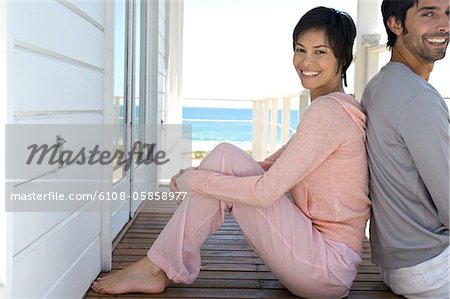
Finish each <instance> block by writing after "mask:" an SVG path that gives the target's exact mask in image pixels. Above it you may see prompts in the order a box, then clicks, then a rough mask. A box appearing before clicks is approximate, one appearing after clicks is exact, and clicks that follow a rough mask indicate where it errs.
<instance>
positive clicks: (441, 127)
mask: <svg viewBox="0 0 450 299" xmlns="http://www.w3.org/2000/svg"><path fill="white" fill-rule="evenodd" d="M362 106H363V108H364V110H365V112H366V114H367V151H368V155H369V169H370V198H371V200H372V217H371V227H370V241H371V246H372V261H373V262H374V263H375V264H378V265H380V266H382V267H385V268H402V267H411V266H414V265H417V264H419V263H421V262H423V261H426V260H428V259H430V258H433V257H435V256H436V255H438V254H440V253H441V252H442V251H443V250H444V249H445V248H447V247H448V246H449V205H450V198H449V188H450V187H449V184H450V180H449V168H450V161H449V151H450V119H449V113H448V108H447V106H446V104H445V102H444V100H443V99H442V97H441V96H440V95H439V93H438V92H437V91H436V90H435V89H434V88H433V86H431V85H430V84H429V83H428V82H427V81H425V80H424V79H423V78H422V77H420V76H418V75H416V74H415V73H413V72H412V71H411V70H410V69H409V68H408V67H407V66H406V65H404V64H402V63H395V62H390V63H388V64H387V65H386V66H384V67H383V68H382V69H381V70H380V72H379V73H378V74H377V75H376V76H375V77H374V78H373V79H372V80H371V81H370V82H369V84H368V85H367V86H366V89H365V91H364V95H363V97H362Z"/></svg>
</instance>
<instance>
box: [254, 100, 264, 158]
mask: <svg viewBox="0 0 450 299" xmlns="http://www.w3.org/2000/svg"><path fill="white" fill-rule="evenodd" d="M260 105H261V102H260V101H253V137H252V139H253V147H252V155H253V158H254V159H255V160H256V161H260V160H261V159H262V158H261V156H262V155H261V129H262V128H261V109H260Z"/></svg>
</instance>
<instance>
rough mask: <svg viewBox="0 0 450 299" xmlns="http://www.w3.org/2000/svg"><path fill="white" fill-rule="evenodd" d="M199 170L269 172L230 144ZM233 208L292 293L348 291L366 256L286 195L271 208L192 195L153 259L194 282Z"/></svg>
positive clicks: (176, 276) (151, 255)
mask: <svg viewBox="0 0 450 299" xmlns="http://www.w3.org/2000/svg"><path fill="white" fill-rule="evenodd" d="M199 169H205V170H211V171H215V172H221V173H223V174H228V175H235V176H251V175H260V174H263V173H264V170H263V169H262V168H261V167H260V166H259V165H258V164H257V163H256V162H255V161H254V160H253V159H252V158H251V157H250V156H249V155H247V154H246V153H245V152H243V151H242V150H240V149H239V148H237V147H235V146H233V145H230V144H225V143H224V144H220V145H218V146H217V147H216V148H215V149H214V150H213V151H212V152H211V153H210V154H209V155H208V156H207V157H206V158H205V159H204V160H203V161H202V163H201V165H200V166H199ZM227 210H228V211H229V212H230V213H231V215H232V216H233V217H234V218H235V219H236V221H237V223H238V224H239V226H240V228H241V230H242V231H243V233H244V235H245V236H246V238H247V239H248V241H249V243H250V244H251V246H252V247H253V249H254V250H255V251H256V253H257V254H258V255H259V257H260V258H261V259H262V260H263V261H264V263H265V264H266V265H267V267H269V269H270V270H271V271H272V273H273V274H274V275H275V276H276V277H277V278H278V279H279V280H280V281H281V283H283V285H284V286H285V287H286V288H287V289H289V291H291V292H292V293H294V294H295V295H297V296H302V297H308V298H340V297H345V296H347V295H348V292H349V288H350V286H351V284H352V282H353V279H354V278H355V276H356V273H357V270H356V267H357V265H358V264H359V263H360V262H361V258H360V257H359V255H358V254H357V253H355V252H354V251H353V250H352V249H351V248H349V247H348V246H347V245H345V244H342V243H339V242H335V241H332V240H327V239H325V238H324V237H323V236H322V235H321V234H320V232H318V231H317V229H316V228H315V227H314V225H313V224H312V222H311V219H309V218H308V217H306V216H305V215H304V214H303V213H302V212H301V211H300V210H299V209H298V208H297V207H296V206H295V205H294V204H293V203H292V202H291V201H290V200H289V199H288V198H287V197H286V196H283V197H281V198H280V199H279V200H278V201H277V202H275V204H274V205H272V206H271V207H269V208H266V209H263V208H257V207H255V206H251V205H244V204H233V205H231V204H229V203H226V202H223V201H219V200H216V199H213V198H204V197H201V196H187V197H186V198H185V199H184V200H183V202H182V203H181V204H180V206H179V207H178V209H177V210H176V211H175V213H174V215H173V216H172V218H171V219H170V221H169V222H168V224H167V225H166V227H165V228H164V230H163V231H162V232H161V234H160V235H159V237H158V238H157V240H156V241H155V243H154V244H153V246H152V247H151V248H150V250H149V251H148V253H147V256H148V258H149V259H150V260H151V261H152V262H153V263H154V264H156V265H157V266H158V267H160V268H161V269H162V270H163V271H164V272H165V273H166V275H167V276H168V278H169V279H171V280H172V281H174V282H176V283H192V282H193V281H194V280H195V279H196V277H197V276H198V274H199V272H200V248H201V246H202V244H203V242H204V241H205V240H206V238H207V237H208V236H209V235H211V234H213V233H214V232H215V231H216V230H217V229H218V228H219V227H220V226H221V225H222V223H223V222H224V216H225V211H227Z"/></svg>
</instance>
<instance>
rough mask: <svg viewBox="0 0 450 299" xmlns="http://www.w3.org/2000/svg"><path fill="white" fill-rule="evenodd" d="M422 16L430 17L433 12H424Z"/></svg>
mask: <svg viewBox="0 0 450 299" xmlns="http://www.w3.org/2000/svg"><path fill="white" fill-rule="evenodd" d="M422 16H423V17H432V16H433V13H432V12H426V13H424V14H423V15H422Z"/></svg>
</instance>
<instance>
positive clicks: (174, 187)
mask: <svg viewBox="0 0 450 299" xmlns="http://www.w3.org/2000/svg"><path fill="white" fill-rule="evenodd" d="M196 169H197V167H190V168H187V169H180V172H179V173H178V174H176V175H174V176H173V177H172V179H171V180H170V184H169V189H170V192H181V191H183V192H186V191H187V190H180V188H179V187H178V185H177V179H178V178H179V177H180V176H181V175H182V174H183V173H185V172H186V171H189V170H196ZM183 189H184V188H183ZM177 198H178V197H177ZM181 201H182V200H181V199H177V203H178V204H180V203H181Z"/></svg>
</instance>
